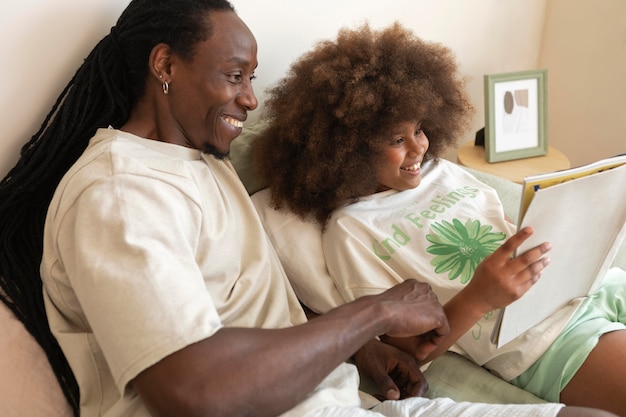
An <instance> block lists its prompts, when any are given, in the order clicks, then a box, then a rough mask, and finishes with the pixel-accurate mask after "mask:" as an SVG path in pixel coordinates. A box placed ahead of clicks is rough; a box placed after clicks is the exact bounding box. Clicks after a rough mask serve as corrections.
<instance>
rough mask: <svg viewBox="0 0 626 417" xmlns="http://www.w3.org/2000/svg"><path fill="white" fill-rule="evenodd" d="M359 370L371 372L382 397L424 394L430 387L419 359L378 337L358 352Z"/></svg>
mask: <svg viewBox="0 0 626 417" xmlns="http://www.w3.org/2000/svg"><path fill="white" fill-rule="evenodd" d="M354 363H355V364H356V366H357V368H359V371H361V372H362V373H363V374H365V375H367V376H369V377H370V378H372V380H374V382H375V383H376V385H377V386H378V388H379V390H380V392H381V394H382V395H381V396H380V397H382V398H380V397H379V396H376V397H378V399H379V400H381V401H384V400H398V399H402V398H407V397H418V396H422V395H424V394H425V393H426V391H428V382H426V379H425V378H424V375H423V374H422V372H421V371H420V369H419V366H418V365H417V362H416V361H415V360H414V359H413V358H412V357H411V356H410V355H409V354H407V353H405V352H402V351H401V350H399V349H396V348H395V347H393V346H391V345H388V344H386V343H383V342H380V341H378V340H376V339H373V340H371V341H370V342H368V343H367V344H365V346H363V347H362V348H361V349H359V351H358V352H357V353H355V354H354Z"/></svg>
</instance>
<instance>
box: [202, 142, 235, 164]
mask: <svg viewBox="0 0 626 417" xmlns="http://www.w3.org/2000/svg"><path fill="white" fill-rule="evenodd" d="M202 152H203V153H206V154H209V155H213V156H214V157H215V158H217V159H219V160H220V161H224V160H229V159H230V151H226V152H222V151H220V150H219V149H217V148H216V147H215V146H213V145H211V144H210V143H205V144H204V145H203V146H202Z"/></svg>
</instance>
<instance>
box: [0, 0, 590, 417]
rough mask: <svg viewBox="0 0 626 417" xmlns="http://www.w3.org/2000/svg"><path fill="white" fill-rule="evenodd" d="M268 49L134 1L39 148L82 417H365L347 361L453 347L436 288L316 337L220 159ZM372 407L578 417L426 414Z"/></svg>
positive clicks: (208, 18) (182, 4) (223, 10)
mask: <svg viewBox="0 0 626 417" xmlns="http://www.w3.org/2000/svg"><path fill="white" fill-rule="evenodd" d="M256 48H257V46H256V41H255V39H254V37H253V36H252V34H251V32H250V30H249V29H248V28H247V27H246V25H245V24H244V23H243V22H242V21H241V20H240V19H239V18H238V17H237V15H236V14H235V13H234V10H233V9H232V6H230V4H229V3H228V2H225V1H217V0H216V1H200V0H196V1H193V0H178V1H172V0H134V1H132V2H131V3H130V5H129V6H128V8H127V9H126V10H125V12H124V13H123V14H122V16H121V17H120V20H119V21H118V23H117V25H116V27H115V28H113V29H112V32H111V34H110V35H108V36H107V37H106V38H105V39H104V40H103V42H101V43H100V44H99V45H98V46H97V47H96V48H95V49H94V51H93V52H92V54H90V57H88V59H87V60H86V61H85V64H83V67H82V69H81V70H79V72H78V73H77V75H76V77H75V78H74V80H73V81H72V82H71V83H70V86H71V88H69V89H67V90H66V91H64V93H63V100H60V101H59V103H60V108H59V109H53V111H52V112H51V114H55V117H54V120H53V121H52V122H51V123H50V125H49V127H48V128H47V129H46V130H45V131H43V132H40V134H38V135H37V137H36V138H35V139H34V141H33V142H34V143H35V144H37V145H36V146H31V147H30V150H31V151H32V152H33V153H37V152H42V150H41V149H42V146H43V144H47V146H48V149H47V151H45V152H43V158H44V159H45V160H47V161H50V164H52V165H55V164H57V165H56V166H57V169H56V170H55V172H57V171H60V172H61V174H63V173H65V175H64V177H63V180H62V181H61V182H60V183H59V184H58V186H56V184H55V180H54V179H53V180H52V187H53V188H55V187H56V192H55V195H54V197H53V198H52V201H51V203H50V208H49V210H48V214H47V218H46V225H45V232H44V250H43V259H42V264H41V275H42V277H43V281H44V297H45V304H46V311H47V315H48V319H49V321H50V326H51V328H52V332H53V334H54V335H55V337H56V339H57V340H58V342H59V344H60V345H61V347H62V349H63V352H64V354H65V356H66V357H67V359H68V361H69V364H70V365H71V368H72V371H73V374H74V375H75V377H76V380H77V382H78V386H79V387H80V415H81V416H91V415H106V416H148V415H154V416H169V415H172V416H187V415H190V416H195V415H212V416H214V415H216V416H219V415H224V416H232V415H259V416H272V415H278V414H281V413H287V414H288V415H294V416H301V415H322V414H324V413H329V414H330V415H360V414H363V415H370V414H372V413H373V412H369V411H366V410H363V409H361V408H360V407H359V405H360V400H359V397H358V394H357V385H358V379H357V375H356V372H355V370H354V368H353V367H352V366H351V365H346V364H343V362H344V361H345V360H346V359H348V358H349V357H350V356H351V355H352V354H354V353H355V352H356V351H357V350H358V349H359V348H360V347H361V346H363V345H364V344H365V343H366V342H368V341H371V340H372V339H373V338H374V337H375V336H378V335H381V334H389V335H393V336H412V335H421V336H418V337H416V344H417V345H418V348H419V349H420V350H421V351H422V352H423V355H424V356H426V355H427V354H428V353H429V352H431V351H432V350H433V349H434V348H435V347H436V345H437V343H438V341H439V340H440V339H441V337H443V336H445V334H446V333H447V331H448V328H447V320H446V318H445V315H444V314H443V310H442V308H441V305H440V304H439V303H438V301H437V300H436V297H434V295H433V294H432V292H431V291H430V288H429V287H428V286H425V285H424V284H420V283H418V282H416V281H412V280H410V281H407V282H406V283H404V284H402V285H399V286H397V287H394V288H392V289H391V290H389V291H388V292H386V293H384V294H382V295H380V296H375V297H367V298H363V299H360V300H357V301H356V302H354V303H352V304H349V305H346V306H344V307H341V308H340V309H337V310H335V311H332V312H330V313H329V314H327V315H324V316H322V317H319V318H316V319H315V320H312V321H311V322H308V323H307V322H306V319H305V317H304V314H303V312H302V310H301V309H300V307H299V304H298V302H297V299H296V298H295V296H294V294H293V292H292V290H291V288H290V287H289V285H288V284H287V280H286V278H285V275H284V273H283V271H282V268H281V267H280V264H279V263H278V261H277V258H276V256H275V254H274V252H273V249H272V248H271V246H270V245H269V243H268V240H267V237H266V236H265V234H264V232H263V229H262V226H261V224H260V223H259V220H258V218H257V217H256V214H254V213H255V211H254V207H253V206H252V204H251V202H250V200H249V199H248V196H247V194H246V193H245V189H244V188H243V186H242V185H241V183H240V182H239V180H238V178H237V175H236V173H235V172H234V170H233V169H232V166H231V165H230V163H229V162H228V161H227V160H226V159H225V156H226V155H228V151H229V149H230V143H231V142H232V140H234V139H235V138H236V137H237V135H239V133H240V132H241V127H242V123H243V121H244V120H245V119H246V114H247V112H248V111H249V110H252V109H254V108H256V106H257V100H256V98H255V96H254V93H253V91H252V86H251V80H252V78H253V77H254V69H255V68H256V65H257V62H256ZM55 110H56V112H55ZM68 114H71V115H72V117H71V118H70V119H67V118H65V115H68ZM103 123H105V124H103ZM107 125H110V126H111V128H108V129H107V128H106V126H107ZM68 127H69V128H68ZM96 128H100V129H99V130H97V131H96V132H95V135H94V136H93V138H91V140H90V141H89V146H88V147H87V149H86V150H85V151H84V152H83V153H82V155H81V156H80V158H79V159H78V160H76V158H75V157H72V154H71V153H70V152H69V151H68V148H69V149H73V150H74V151H75V150H76V149H78V150H80V151H82V149H84V147H85V145H86V142H87V141H88V140H89V138H90V137H91V136H92V135H93V132H94V131H95V129H96ZM60 143H62V144H63V145H64V146H65V147H64V148H62V149H61V150H59V149H60V148H55V147H53V146H52V144H60ZM43 148H44V149H45V148H46V146H43ZM78 153H80V152H78ZM68 154H69V156H68ZM31 157H32V154H28V152H27V153H25V154H24V155H23V158H24V159H31ZM18 164H19V163H18ZM39 164H41V162H39ZM69 165H72V167H71V168H70V169H69V170H68V166H69ZM59 167H60V168H59ZM26 169H28V167H27V168H20V170H26ZM20 170H17V171H13V175H14V176H15V175H17V174H19V173H20ZM66 171H67V172H66ZM22 172H23V171H22ZM51 172H52V170H51ZM24 176H25V177H28V175H27V173H24ZM11 181H13V180H10V181H8V182H9V183H10V182H11ZM42 187H44V188H46V187H48V188H49V187H50V183H48V185H43V186H42ZM39 200H44V203H45V204H47V201H45V196H44V197H39V199H38V200H37V201H39ZM35 238H36V237H35ZM1 272H2V274H3V275H6V271H1ZM411 379H412V382H415V384H419V377H418V376H412V377H411ZM377 407H379V409H380V410H381V411H384V409H385V408H396V409H397V410H401V411H400V412H401V413H403V414H406V415H443V414H445V415H454V413H455V412H456V413H460V412H462V411H464V410H472V412H473V413H474V414H475V415H485V413H486V412H488V411H489V410H491V411H494V412H509V411H510V412H517V413H518V414H517V415H519V414H520V413H522V414H523V415H546V416H552V415H556V414H557V412H559V410H561V411H560V413H559V415H576V412H581V411H582V410H577V409H569V408H567V409H561V406H560V405H554V404H553V405H544V406H528V407H526V406H513V407H511V408H510V409H509V408H498V407H495V406H488V405H468V404H454V403H452V402H450V401H447V400H441V401H429V400H425V399H421V398H414V399H409V400H404V401H398V402H384V403H382V404H381V405H380V406H377ZM385 412H387V411H385ZM533 413H535V414H533ZM541 413H542V414H541ZM572 413H573V414H572ZM594 413H595V412H594ZM373 415H376V414H375V413H374V414H373ZM578 415H582V414H578ZM590 415H601V414H599V413H598V414H590Z"/></svg>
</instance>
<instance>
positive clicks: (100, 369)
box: [41, 129, 359, 416]
mask: <svg viewBox="0 0 626 417" xmlns="http://www.w3.org/2000/svg"><path fill="white" fill-rule="evenodd" d="M41 273H42V277H43V281H44V294H45V303H46V311H47V314H48V317H49V321H50V326H51V328H52V331H53V334H54V335H55V336H56V337H57V339H58V341H59V343H60V345H61V347H62V348H63V350H64V352H65V354H66V356H67V357H68V360H69V362H70V365H71V366H72V370H73V371H74V373H75V375H76V378H77V379H78V382H79V385H80V394H81V416H96V415H103V416H148V415H149V413H148V412H147V410H145V408H144V406H143V404H142V403H141V401H140V400H139V397H138V396H137V395H136V393H134V392H133V390H132V388H131V387H130V386H129V385H128V383H129V382H130V381H131V380H132V379H133V378H134V377H135V376H137V374H138V373H140V372H141V371H143V370H144V369H146V368H148V367H150V366H151V365H153V364H155V363H156V362H158V361H159V360H161V359H163V358H164V357H166V356H168V355H170V354H172V353H173V352H176V351H178V350H180V349H182V348H184V347H186V346H188V345H190V344H192V343H195V342H198V341H200V340H202V339H205V338H207V337H210V336H211V335H213V334H214V333H215V332H216V331H218V330H219V329H220V328H221V327H222V326H241V327H264V328H281V327H288V326H293V325H295V324H299V323H302V322H304V321H305V320H306V318H305V316H304V314H303V312H302V309H301V307H300V305H299V303H298V300H297V299H296V297H295V294H294V293H293V290H292V289H291V287H290V286H289V284H288V282H287V279H286V277H285V274H284V272H283V270H282V267H281V266H280V263H279V261H278V259H277V257H276V255H275V253H274V250H273V248H272V247H271V245H270V244H269V241H268V238H267V236H266V234H265V233H264V231H263V228H262V226H261V223H260V221H259V219H258V216H257V214H256V211H255V210H254V207H253V206H252V204H251V202H250V199H249V197H248V195H247V193H246V191H245V189H244V187H243V185H242V184H241V182H240V180H239V178H238V176H237V174H236V172H235V171H234V169H233V168H232V165H231V164H230V163H229V162H228V161H219V160H217V159H215V158H214V157H212V156H207V155H204V154H201V153H200V152H199V151H197V150H193V149H189V148H185V147H181V146H177V145H172V144H167V143H161V142H157V141H154V140H148V139H142V138H139V137H136V136H133V135H131V134H128V133H125V132H121V131H117V130H113V129H100V130H98V132H97V133H96V135H95V136H94V138H92V140H91V142H90V144H89V147H88V148H87V150H86V151H85V152H84V154H83V155H82V156H81V158H80V159H79V160H78V162H77V163H76V164H75V165H74V166H73V167H72V168H71V169H70V171H69V172H68V173H67V174H66V175H65V177H64V179H63V180H62V181H61V183H60V185H59V187H58V189H57V192H56V194H55V196H54V198H53V200H52V203H51V205H50V208H49V211H48V217H47V220H46V227H45V236H44V254H43V260H42V265H41ZM342 384H343V385H342ZM357 385H358V379H357V376H356V372H355V370H354V369H353V367H352V366H350V365H342V366H340V367H339V368H338V369H337V370H336V371H335V372H334V373H333V374H331V375H330V376H329V377H328V378H327V380H325V382H324V383H323V384H322V385H321V386H320V387H319V388H318V389H317V390H316V391H315V392H314V393H312V394H311V395H310V396H309V397H308V399H307V400H305V401H304V402H303V403H301V404H300V405H299V406H298V407H296V408H295V409H294V410H292V412H291V413H289V415H304V413H306V412H307V411H308V410H310V409H312V408H318V407H322V406H324V405H329V404H342V403H343V404H345V405H358V404H359V399H358V394H357V389H356V387H357Z"/></svg>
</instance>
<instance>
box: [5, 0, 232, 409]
mask: <svg viewBox="0 0 626 417" xmlns="http://www.w3.org/2000/svg"><path fill="white" fill-rule="evenodd" d="M212 10H230V11H234V8H233V6H232V5H231V4H230V3H229V2H228V1H227V0H133V1H131V3H130V4H129V5H128V7H127V8H126V9H125V10H124V12H123V13H122V15H121V16H120V18H119V20H118V21H117V23H116V25H115V26H114V27H113V28H112V29H111V33H109V34H108V35H106V36H105V37H104V38H103V39H102V40H101V41H100V42H99V43H98V44H97V45H96V47H95V48H94V49H93V50H92V51H91V53H90V54H89V55H88V57H87V58H86V59H85V61H84V62H83V64H82V65H81V67H80V68H79V69H78V71H77V72H76V73H75V75H74V77H73V78H72V79H71V80H70V82H69V83H68V84H67V86H66V87H65V88H64V89H63V91H62V92H61V94H60V96H59V98H58V99H57V101H56V102H55V104H54V106H53V107H52V110H51V111H50V113H49V114H48V115H47V116H46V118H45V120H44V121H43V123H42V125H41V127H40V128H39V131H37V133H35V135H33V136H32V138H31V139H30V141H29V142H28V143H26V144H25V145H24V146H23V147H22V150H21V154H20V158H19V160H18V162H17V164H16V165H15V166H14V167H13V168H12V169H11V170H10V171H9V173H8V174H7V176H6V177H5V178H4V179H3V180H2V181H1V182H0V299H1V300H2V302H3V303H4V304H6V305H7V306H8V307H9V309H10V310H11V311H12V312H13V313H14V314H15V316H16V317H17V318H18V319H19V320H20V321H21V322H22V323H23V324H24V326H25V327H26V329H27V330H28V332H29V333H30V334H31V335H32V336H33V337H34V338H35V340H36V341H37V342H38V343H39V344H40V345H41V347H42V348H43V350H44V351H45V353H46V355H47V358H48V361H49V362H50V364H51V366H52V370H53V371H54V373H55V375H56V377H57V380H58V381H59V383H60V385H61V388H62V390H63V393H64V395H65V397H66V399H67V401H68V402H69V404H70V406H71V407H72V410H73V411H74V414H75V415H76V416H78V414H79V390H78V384H77V382H76V379H75V377H74V374H73V373H72V371H71V369H70V367H69V365H68V362H67V360H66V358H65V356H64V355H63V352H62V351H61V349H60V347H59V345H58V343H57V341H56V339H55V338H54V336H53V335H52V333H51V332H50V328H49V326H48V320H47V317H46V313H45V309H44V303H43V289H42V282H41V277H40V273H39V265H40V263H41V258H42V251H43V227H44V221H45V216H46V212H47V209H48V205H49V203H50V200H51V199H52V195H53V193H54V191H55V189H56V187H57V185H58V184H59V182H60V180H61V178H62V177H63V175H64V174H65V173H66V172H67V170H68V169H69V168H70V167H71V166H72V164H73V163H74V162H75V161H76V160H77V159H78V157H79V156H80V155H81V153H82V152H83V151H84V150H85V148H86V147H87V144H88V142H89V139H90V138H91V137H92V136H93V135H94V133H95V132H96V130H97V129H98V128H101V127H107V126H113V127H115V128H117V127H120V126H122V125H123V124H124V123H125V122H126V121H127V120H128V117H129V116H130V111H131V109H132V107H133V105H134V104H135V103H136V102H137V100H138V99H139V98H140V97H141V96H142V95H143V94H144V91H145V82H146V77H147V70H148V66H147V63H148V58H149V55H150V51H151V50H152V48H153V47H154V46H155V45H156V44H158V43H166V44H168V45H169V46H170V48H171V49H172V51H173V52H174V53H176V54H178V55H179V56H181V57H183V58H185V59H191V58H192V56H193V53H194V52H195V46H196V45H197V43H198V42H200V41H202V40H205V39H207V38H208V36H210V34H211V28H210V27H209V26H208V25H207V21H206V19H205V17H206V14H207V13H208V12H210V11H212Z"/></svg>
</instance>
